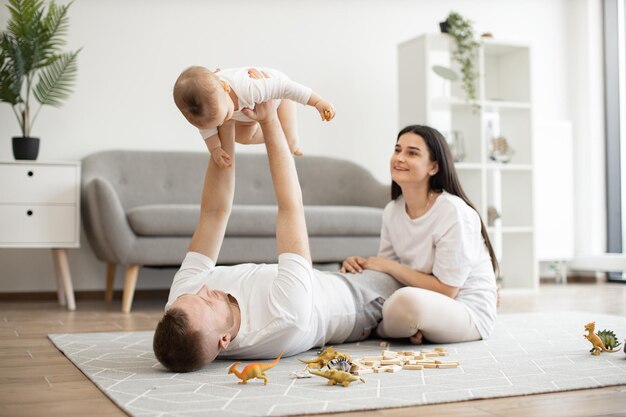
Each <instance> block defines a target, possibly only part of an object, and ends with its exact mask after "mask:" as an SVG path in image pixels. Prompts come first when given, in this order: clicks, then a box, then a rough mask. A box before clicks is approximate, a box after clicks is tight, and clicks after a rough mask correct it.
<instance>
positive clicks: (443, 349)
mask: <svg viewBox="0 0 626 417" xmlns="http://www.w3.org/2000/svg"><path fill="white" fill-rule="evenodd" d="M445 351H446V348H442V347H436V348H435V352H445Z"/></svg>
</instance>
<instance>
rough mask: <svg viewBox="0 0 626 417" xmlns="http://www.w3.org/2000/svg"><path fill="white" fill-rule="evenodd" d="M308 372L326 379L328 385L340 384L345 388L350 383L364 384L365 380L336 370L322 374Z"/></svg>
mask: <svg viewBox="0 0 626 417" xmlns="http://www.w3.org/2000/svg"><path fill="white" fill-rule="evenodd" d="M309 372H310V373H312V374H313V375H318V376H321V377H323V378H326V379H328V385H336V384H340V385H342V386H344V387H347V386H348V385H350V382H354V381H361V382H362V383H365V380H364V379H363V378H359V377H356V376H354V375H352V374H351V373H349V372H344V371H338V370H336V369H329V370H328V371H324V372H315V371H311V370H309Z"/></svg>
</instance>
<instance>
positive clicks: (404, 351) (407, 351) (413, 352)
mask: <svg viewBox="0 0 626 417" xmlns="http://www.w3.org/2000/svg"><path fill="white" fill-rule="evenodd" d="M416 354H417V353H416V352H415V351H413V350H403V351H402V352H400V355H404V356H415V355H416Z"/></svg>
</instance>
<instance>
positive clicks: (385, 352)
mask: <svg viewBox="0 0 626 417" xmlns="http://www.w3.org/2000/svg"><path fill="white" fill-rule="evenodd" d="M386 356H389V357H390V358H395V357H397V356H398V352H394V351H393V350H383V357H384V358H385V357H386ZM385 359H386V358H385Z"/></svg>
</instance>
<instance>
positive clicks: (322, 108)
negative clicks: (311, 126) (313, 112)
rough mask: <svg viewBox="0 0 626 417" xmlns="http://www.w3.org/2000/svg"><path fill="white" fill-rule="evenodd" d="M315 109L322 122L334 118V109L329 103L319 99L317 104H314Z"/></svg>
mask: <svg viewBox="0 0 626 417" xmlns="http://www.w3.org/2000/svg"><path fill="white" fill-rule="evenodd" d="M315 108H316V109H317V111H318V112H320V116H322V121H326V122H329V121H331V120H332V119H333V117H335V108H334V107H333V105H332V104H330V102H329V101H326V100H324V99H321V100H320V101H318V102H317V103H315Z"/></svg>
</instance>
